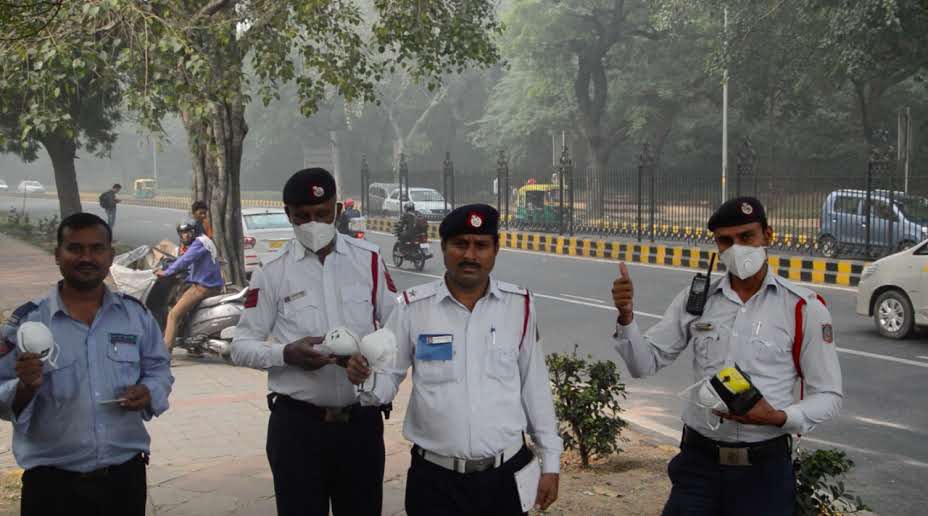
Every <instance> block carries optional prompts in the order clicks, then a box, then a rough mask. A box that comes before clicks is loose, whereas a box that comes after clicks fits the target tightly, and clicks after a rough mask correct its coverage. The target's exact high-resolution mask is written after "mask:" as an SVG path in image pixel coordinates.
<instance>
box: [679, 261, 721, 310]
mask: <svg viewBox="0 0 928 516" xmlns="http://www.w3.org/2000/svg"><path fill="white" fill-rule="evenodd" d="M713 267H715V253H712V258H710V259H709V272H707V273H706V274H703V273H701V272H700V273H697V274H696V277H695V278H693V284H692V285H690V295H689V297H688V298H686V312H687V313H690V314H693V315H702V312H703V311H704V310H705V309H706V300H707V299H709V283H710V282H711V281H712V269H713Z"/></svg>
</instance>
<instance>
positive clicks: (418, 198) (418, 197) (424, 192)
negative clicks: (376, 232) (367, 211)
mask: <svg viewBox="0 0 928 516" xmlns="http://www.w3.org/2000/svg"><path fill="white" fill-rule="evenodd" d="M409 199H410V200H411V201H412V202H413V204H415V205H416V211H418V212H419V213H421V214H422V215H423V216H425V218H427V219H429V220H441V219H443V218H444V217H445V215H447V214H448V212H449V211H450V210H449V209H446V208H445V198H444V197H442V195H441V193H439V192H438V191H437V190H433V189H431V188H410V189H409ZM403 204H405V200H402V199H400V189H399V188H397V189H395V190H393V191H392V192H390V197H388V198H387V200H386V201H384V202H383V211H384V212H385V213H387V214H388V215H399V214H400V212H401V211H402V209H403Z"/></svg>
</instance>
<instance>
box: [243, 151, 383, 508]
mask: <svg viewBox="0 0 928 516" xmlns="http://www.w3.org/2000/svg"><path fill="white" fill-rule="evenodd" d="M336 198H337V195H336V191H335V179H334V178H333V177H332V175H331V174H330V173H329V172H328V171H326V170H324V169H321V168H311V169H306V170H300V171H299V172H297V173H295V174H293V176H292V177H291V178H290V180H289V181H287V184H286V186H284V191H283V200H284V205H285V206H286V208H285V209H286V212H287V216H288V217H289V218H290V222H291V223H292V225H293V231H294V233H295V238H294V239H293V240H291V241H290V242H289V243H288V244H287V245H286V246H285V247H284V248H283V249H282V250H281V252H280V253H279V254H278V255H277V256H276V257H274V258H272V259H270V260H269V261H268V262H266V263H264V264H263V266H262V267H261V268H260V269H258V270H257V271H255V272H254V274H253V276H252V278H251V284H250V286H249V287H250V288H249V289H248V295H247V297H246V300H245V312H244V314H243V315H242V319H241V321H240V322H239V325H238V328H237V330H236V334H235V339H234V340H233V342H232V360H233V361H234V362H235V363H236V364H239V365H244V366H247V367H253V368H255V369H262V370H267V372H268V390H269V391H270V392H271V394H270V395H269V396H268V406H269V407H270V408H271V417H270V421H269V422H268V430H267V455H268V461H269V462H270V465H271V471H272V473H273V474H274V494H275V495H276V496H275V498H276V502H277V514H279V515H281V516H289V515H293V516H297V515H299V516H307V515H312V516H325V515H327V514H329V506H330V504H331V507H332V513H333V514H334V515H335V516H342V515H347V516H375V515H376V516H379V515H380V513H381V509H382V499H383V471H384V443H383V420H382V419H381V412H380V407H376V406H372V407H362V406H360V403H359V397H358V393H357V391H356V389H355V387H354V385H352V383H351V382H350V381H349V380H348V376H347V373H346V370H345V368H344V367H343V365H345V364H346V363H347V358H345V359H341V358H339V357H335V356H333V355H330V354H327V353H323V352H320V351H319V350H318V348H317V346H318V345H319V344H321V343H322V342H323V336H324V335H327V334H328V333H329V331H330V330H332V329H335V328H346V329H347V330H350V333H352V334H354V335H356V336H357V337H358V338H360V337H364V336H365V335H368V334H370V333H372V332H374V331H375V330H376V329H377V328H376V326H377V325H380V324H382V323H383V321H385V320H386V317H387V315H388V314H389V312H390V310H391V309H392V307H393V306H394V305H395V299H394V294H395V292H396V290H395V289H394V288H393V281H392V280H391V279H390V275H389V274H388V273H387V269H386V267H385V266H384V263H383V260H382V259H381V257H380V249H379V248H378V247H377V246H376V245H374V244H371V243H370V242H367V241H364V240H358V239H354V238H351V237H349V236H346V235H343V234H341V233H338V232H336V231H335V219H336V217H337V215H338V213H337V212H338V210H337V208H336ZM345 333H347V332H345Z"/></svg>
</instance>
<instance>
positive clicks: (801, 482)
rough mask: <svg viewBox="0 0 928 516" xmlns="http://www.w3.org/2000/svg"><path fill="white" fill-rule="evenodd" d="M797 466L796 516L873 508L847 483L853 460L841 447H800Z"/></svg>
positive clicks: (829, 515) (830, 515) (826, 515)
mask: <svg viewBox="0 0 928 516" xmlns="http://www.w3.org/2000/svg"><path fill="white" fill-rule="evenodd" d="M797 463H798V465H797V468H796V516H837V515H839V514H854V513H858V512H860V511H866V510H870V509H869V508H868V507H867V506H866V505H865V504H864V502H863V501H862V500H861V499H860V497H855V496H853V495H852V494H851V492H850V491H848V490H847V488H846V487H845V485H844V475H845V474H847V472H848V471H850V470H851V469H852V468H853V467H854V462H853V461H852V460H851V459H849V458H848V457H847V454H846V453H844V452H843V451H840V450H816V451H813V452H810V451H806V450H800V451H799V456H798V459H797Z"/></svg>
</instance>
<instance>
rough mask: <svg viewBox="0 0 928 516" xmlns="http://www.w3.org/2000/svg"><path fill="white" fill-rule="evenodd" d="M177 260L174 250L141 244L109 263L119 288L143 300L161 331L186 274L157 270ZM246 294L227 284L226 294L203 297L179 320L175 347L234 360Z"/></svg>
mask: <svg viewBox="0 0 928 516" xmlns="http://www.w3.org/2000/svg"><path fill="white" fill-rule="evenodd" d="M174 260H176V256H174V255H173V254H171V253H168V252H165V251H163V250H161V249H158V248H151V247H149V246H141V247H138V248H136V249H134V250H132V251H130V252H128V253H125V254H122V255H119V256H117V257H116V258H115V259H114V260H113V265H112V267H110V276H111V277H112V279H113V284H114V285H115V286H116V289H117V290H119V291H120V292H123V293H125V294H128V295H131V296H133V297H135V298H137V299H139V300H140V301H142V302H143V303H144V304H145V306H146V307H148V309H149V311H151V313H152V315H153V316H154V318H155V320H156V321H157V322H158V326H159V327H160V328H161V330H162V331H164V325H165V322H166V321H167V316H168V312H170V310H171V307H172V306H173V305H174V303H176V302H177V300H178V299H179V298H180V296H181V294H182V293H183V291H184V289H185V287H186V282H185V281H184V280H185V276H184V275H183V274H179V275H175V276H172V277H167V278H162V279H159V278H157V277H156V276H155V275H154V270H156V269H165V268H167V267H169V266H170V264H171V263H172V262H173V261H174ZM246 294H247V290H246V289H243V288H239V287H237V286H229V285H227V286H226V287H225V292H224V293H223V294H220V295H218V296H213V297H208V298H206V299H204V300H203V301H202V302H200V304H199V305H197V306H196V307H195V308H194V309H193V310H191V311H190V313H188V314H187V316H186V317H185V318H184V319H183V320H182V321H181V322H180V323H179V324H180V328H179V329H178V332H177V336H178V338H177V341H176V344H175V347H179V348H182V349H185V350H187V352H188V353H191V354H194V355H202V354H204V353H206V354H214V355H217V356H219V357H221V358H222V359H223V360H225V361H227V362H231V360H232V358H231V346H232V339H233V338H234V337H235V327H236V326H237V325H238V321H239V319H240V318H241V316H242V313H243V312H244V311H245V295H246Z"/></svg>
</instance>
